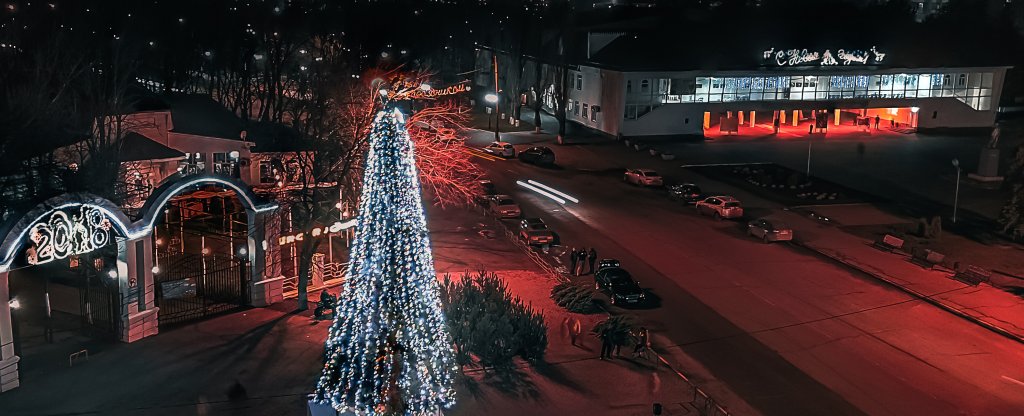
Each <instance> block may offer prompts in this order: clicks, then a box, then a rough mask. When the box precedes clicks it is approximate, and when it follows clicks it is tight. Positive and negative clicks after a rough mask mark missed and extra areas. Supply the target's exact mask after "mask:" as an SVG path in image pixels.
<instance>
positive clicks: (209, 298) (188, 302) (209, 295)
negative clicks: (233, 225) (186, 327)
mask: <svg viewBox="0 0 1024 416" xmlns="http://www.w3.org/2000/svg"><path fill="white" fill-rule="evenodd" d="M161 254H162V253H161ZM159 261H160V264H161V269H163V271H162V272H161V273H157V274H156V275H154V281H155V288H154V290H155V291H156V299H155V300H156V305H157V306H158V307H159V308H160V326H161V327H163V326H166V325H169V324H180V323H184V322H190V321H193V320H197V319H202V318H205V317H207V316H211V315H215V314H219V313H223V312H227V311H231V310H234V309H236V308H239V307H242V306H246V305H247V303H248V300H249V293H248V288H249V285H248V281H249V274H248V267H246V264H245V262H243V261H240V260H238V259H236V258H233V257H229V256H224V255H203V254H190V253H173V254H168V255H162V256H161V257H160V259H159Z"/></svg>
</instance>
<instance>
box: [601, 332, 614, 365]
mask: <svg viewBox="0 0 1024 416" xmlns="http://www.w3.org/2000/svg"><path fill="white" fill-rule="evenodd" d="M614 349H615V345H614V344H613V343H612V336H611V334H609V333H604V334H601V359H602V360H603V359H605V358H607V359H609V360H610V359H612V351H613V350H614Z"/></svg>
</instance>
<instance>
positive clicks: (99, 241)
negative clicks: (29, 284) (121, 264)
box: [27, 205, 111, 264]
mask: <svg viewBox="0 0 1024 416" xmlns="http://www.w3.org/2000/svg"><path fill="white" fill-rule="evenodd" d="M110 227H111V224H110V221H109V220H107V218H106V216H104V215H103V213H102V212H100V210H98V209H96V208H94V207H90V206H85V205H83V206H82V207H81V208H80V209H79V213H78V215H75V214H70V215H69V214H68V213H67V212H64V211H54V212H53V213H52V214H50V217H49V218H47V219H45V220H41V221H39V222H37V223H35V224H33V225H32V227H30V228H29V238H30V239H31V240H32V243H33V244H34V245H35V248H34V251H30V252H29V256H28V259H27V261H28V263H29V264H43V263H49V262H51V261H54V260H60V259H64V258H68V257H70V256H73V255H75V254H85V253H88V252H90V251H93V250H96V249H98V248H100V247H103V246H105V245H107V243H109V242H110Z"/></svg>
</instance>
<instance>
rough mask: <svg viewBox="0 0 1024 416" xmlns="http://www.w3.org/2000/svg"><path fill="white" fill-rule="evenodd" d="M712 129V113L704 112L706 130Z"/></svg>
mask: <svg viewBox="0 0 1024 416" xmlns="http://www.w3.org/2000/svg"><path fill="white" fill-rule="evenodd" d="M710 128H711V113H710V112H708V111H705V112H704V130H707V129H710Z"/></svg>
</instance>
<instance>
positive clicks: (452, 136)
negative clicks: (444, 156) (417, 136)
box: [437, 127, 462, 143]
mask: <svg viewBox="0 0 1024 416" xmlns="http://www.w3.org/2000/svg"><path fill="white" fill-rule="evenodd" d="M437 139H438V140H440V141H442V142H445V143H461V142H462V138H461V137H459V136H458V134H456V132H455V129H453V128H451V127H439V128H437Z"/></svg>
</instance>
